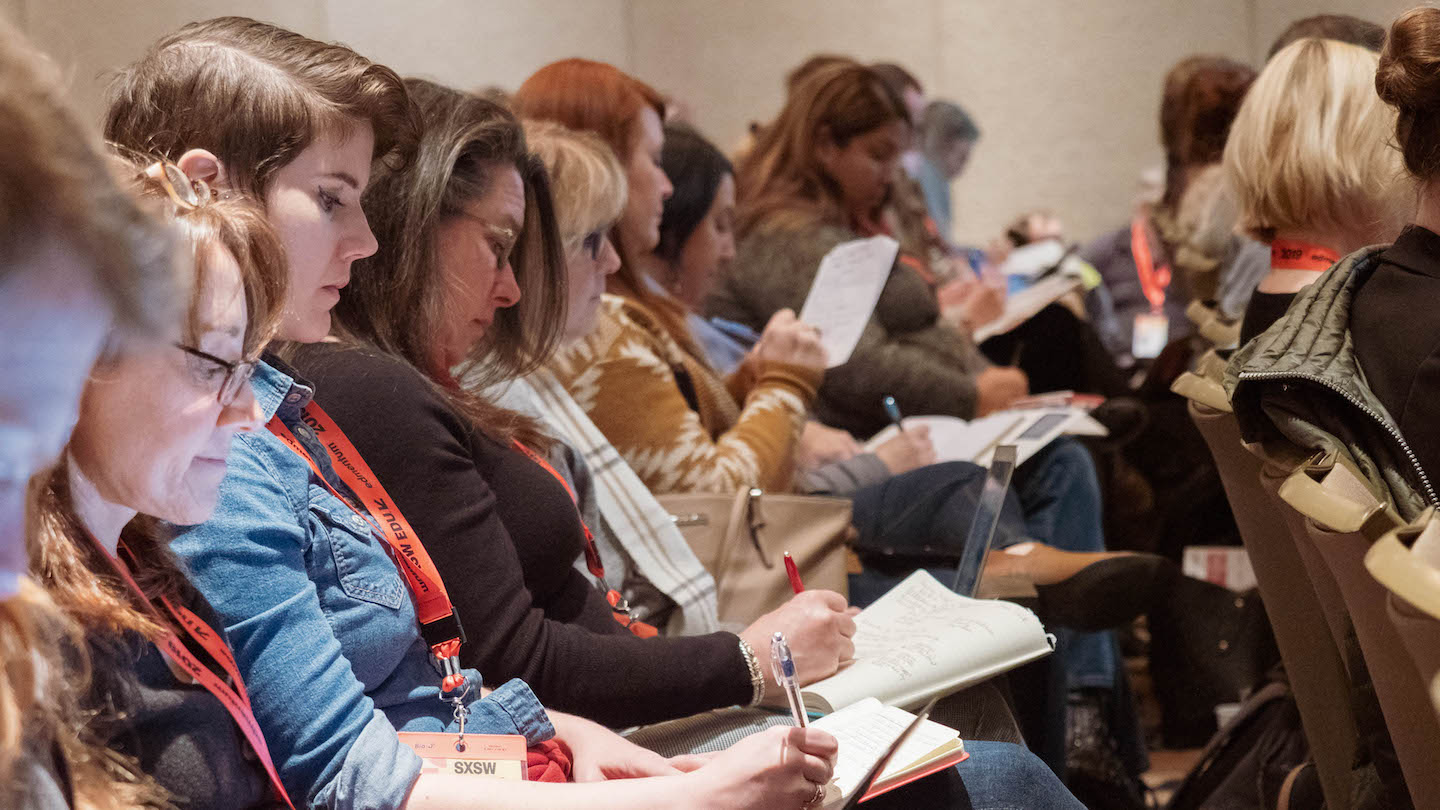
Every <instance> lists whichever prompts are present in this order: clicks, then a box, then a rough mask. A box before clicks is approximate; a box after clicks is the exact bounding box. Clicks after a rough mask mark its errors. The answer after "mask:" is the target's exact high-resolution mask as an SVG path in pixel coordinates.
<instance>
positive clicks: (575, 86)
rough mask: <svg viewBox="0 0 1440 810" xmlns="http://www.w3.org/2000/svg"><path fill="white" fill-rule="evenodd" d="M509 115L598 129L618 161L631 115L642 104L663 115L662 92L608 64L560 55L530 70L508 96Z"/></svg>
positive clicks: (630, 139)
mask: <svg viewBox="0 0 1440 810" xmlns="http://www.w3.org/2000/svg"><path fill="white" fill-rule="evenodd" d="M510 101H511V106H512V107H513V108H514V110H515V114H516V115H518V116H520V117H521V118H529V119H534V120H538V121H555V122H557V123H560V124H564V125H565V126H567V127H569V128H570V129H578V130H589V131H590V132H594V133H596V134H598V135H599V136H600V137H601V138H604V139H605V142H606V143H608V144H610V148H611V149H614V150H615V155H616V156H617V157H619V158H620V160H621V162H625V161H628V160H629V158H630V150H631V149H632V148H634V143H635V120H636V118H637V117H638V116H639V115H640V111H641V110H643V109H645V108H647V107H648V108H650V109H652V110H654V111H655V112H656V113H657V114H658V115H659V116H660V120H661V121H664V120H665V97H664V96H662V95H660V93H659V92H658V91H657V90H656V89H655V88H653V87H651V86H650V85H648V84H646V83H644V82H642V81H640V80H639V79H637V78H635V77H634V76H631V75H630V74H628V73H626V72H624V71H622V70H620V69H619V68H617V67H615V66H614V65H607V64H605V63H604V62H593V61H591V60H589V59H562V60H560V61H559V62H551V63H550V64H548V65H546V66H545V67H543V68H540V69H539V70H537V71H535V74H534V75H533V76H531V77H530V78H528V79H526V80H525V83H524V84H522V85H520V89H519V90H516V91H515V95H514V96H513V97H512V98H511V100H510Z"/></svg>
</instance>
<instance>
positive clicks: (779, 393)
mask: <svg viewBox="0 0 1440 810" xmlns="http://www.w3.org/2000/svg"><path fill="white" fill-rule="evenodd" d="M550 370H551V371H552V372H553V373H554V374H555V376H556V377H557V378H558V379H559V380H560V383H561V384H562V385H564V386H565V388H566V389H567V390H569V392H570V395H571V396H572V397H574V398H575V401H576V402H578V403H579V404H580V407H581V408H583V409H584V410H585V412H586V414H587V415H589V417H590V419H591V420H592V421H593V422H594V423H595V424H596V425H597V426H599V428H600V431H601V432H602V433H604V434H605V437H606V438H607V439H609V440H610V443H611V444H613V445H614V446H615V448H616V449H617V450H619V451H620V455H621V456H623V457H624V459H625V461H626V462H627V463H629V465H630V466H631V467H633V468H634V470H635V472H636V473H637V474H638V475H639V476H640V479H641V480H642V481H644V482H645V485H646V486H647V487H649V488H650V491H651V492H654V493H656V494H663V493H668V492H716V493H731V492H734V491H735V490H736V489H738V488H740V487H751V486H760V487H763V488H765V489H768V490H774V491H789V490H791V489H792V483H793V478H794V475H795V468H794V463H793V458H794V454H795V445H796V442H797V441H798V440H799V437H800V432H801V430H802V429H803V427H804V420H805V416H806V413H807V412H808V410H809V408H810V404H811V403H812V402H813V401H814V399H815V393H816V390H817V389H818V388H819V386H820V378H821V372H819V371H815V370H812V369H807V368H803V367H799V366H791V365H786V364H772V365H771V366H769V367H767V368H766V370H765V372H764V373H763V374H761V375H760V376H759V377H758V379H757V378H756V377H755V375H754V373H753V371H752V370H751V369H750V368H749V366H747V365H742V366H741V367H740V369H739V370H738V371H736V372H735V374H733V375H731V377H730V378H729V379H726V380H722V379H720V377H719V376H718V375H716V373H715V372H714V371H713V370H712V369H711V368H710V367H709V365H708V364H706V362H705V360H704V358H703V357H702V356H701V355H700V354H699V353H698V352H695V351H687V350H686V349H684V348H682V347H681V345H680V344H679V343H677V342H676V341H675V339H674V338H672V337H671V336H670V334H669V333H668V332H667V331H666V330H665V328H664V327H663V326H662V325H661V322H660V319H659V318H658V317H656V316H655V314H654V313H652V312H650V311H649V310H648V309H647V308H646V307H645V306H643V305H642V304H640V303H638V302H636V301H635V300H633V299H629V298H621V297H619V296H615V295H608V294H607V295H606V296H605V297H604V299H603V300H602V302H601V305H600V316H599V320H598V323H597V324H596V326H595V328H594V329H593V330H591V332H590V334H589V335H588V336H587V337H586V338H585V339H583V340H580V341H576V342H575V343H572V344H570V345H569V346H566V347H565V348H563V349H561V350H560V352H559V353H558V354H556V356H555V357H554V358H553V359H552V360H551V361H550ZM686 377H688V381H689V387H690V388H691V389H692V390H693V401H694V404H695V407H694V408H692V407H691V401H690V400H688V399H687V397H686V391H685V390H684V388H682V382H681V380H682V379H684V378H686ZM742 403H743V404H742Z"/></svg>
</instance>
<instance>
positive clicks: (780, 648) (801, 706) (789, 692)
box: [770, 630, 809, 728]
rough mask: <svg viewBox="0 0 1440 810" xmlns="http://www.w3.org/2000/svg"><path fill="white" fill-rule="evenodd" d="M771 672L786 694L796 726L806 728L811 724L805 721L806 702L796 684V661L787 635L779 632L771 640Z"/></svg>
mask: <svg viewBox="0 0 1440 810" xmlns="http://www.w3.org/2000/svg"><path fill="white" fill-rule="evenodd" d="M770 671H771V672H773V673H774V674H775V683H776V684H778V685H779V686H780V689H781V690H782V691H784V692H785V700H786V701H788V702H789V703H790V715H791V716H792V717H794V718H795V725H797V726H799V727H800V728H805V727H806V726H808V725H809V723H808V722H807V721H806V719H805V701H804V700H802V699H801V697H800V685H799V684H797V683H796V682H795V659H794V658H793V657H791V655H790V645H789V644H787V643H786V642H785V634H784V633H782V632H780V631H779V630H776V631H775V635H774V636H772V637H771V638H770Z"/></svg>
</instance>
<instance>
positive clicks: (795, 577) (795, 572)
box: [785, 551, 805, 593]
mask: <svg viewBox="0 0 1440 810" xmlns="http://www.w3.org/2000/svg"><path fill="white" fill-rule="evenodd" d="M785 576H787V577H789V578H790V590H792V591H794V592H795V593H804V592H805V583H803V582H801V581H800V569H799V568H796V567H795V558H794V557H791V556H790V552H788V551H787V552H785Z"/></svg>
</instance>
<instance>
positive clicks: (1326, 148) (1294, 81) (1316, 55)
mask: <svg viewBox="0 0 1440 810" xmlns="http://www.w3.org/2000/svg"><path fill="white" fill-rule="evenodd" d="M1378 61H1379V57H1378V56H1377V55H1376V54H1375V53H1373V52H1371V51H1368V50H1366V49H1364V48H1361V47H1359V46H1356V45H1350V44H1346V43H1343V42H1337V41H1334V40H1324V39H1301V40H1297V41H1295V42H1293V43H1291V44H1290V45H1288V46H1286V47H1285V48H1284V49H1282V50H1281V51H1280V52H1279V53H1277V54H1275V57H1274V58H1273V59H1271V60H1270V62H1269V63H1268V64H1267V65H1266V66H1265V69H1264V70H1263V71H1261V73H1260V76H1259V78H1258V79H1256V80H1255V84H1254V86H1253V87H1251V89H1250V94H1249V96H1248V97H1247V98H1246V99H1245V102H1244V103H1243V104H1242V105H1241V106H1240V112H1239V114H1238V115H1237V116H1236V118H1235V123H1234V125H1233V126H1232V127H1231V129H1230V139H1229V141H1228V142H1227V143H1226V145H1225V156H1224V166H1225V177H1226V182H1227V183H1228V185H1229V187H1230V189H1231V190H1232V192H1233V194H1234V197H1235V203H1236V206H1237V208H1238V209H1239V215H1240V216H1239V224H1240V227H1241V228H1243V229H1244V230H1245V231H1246V232H1247V233H1249V234H1250V235H1252V236H1254V237H1255V238H1257V239H1259V240H1261V241H1264V242H1269V241H1271V240H1273V239H1274V238H1275V233H1276V231H1279V230H1284V229H1292V228H1305V229H1317V230H1325V231H1334V232H1340V233H1344V234H1346V235H1349V236H1351V237H1353V238H1358V239H1360V240H1362V241H1381V240H1383V239H1388V238H1390V237H1393V236H1394V234H1395V232H1397V231H1398V230H1399V228H1400V226H1401V225H1403V224H1404V222H1405V221H1406V218H1407V216H1408V215H1409V214H1410V213H1411V211H1412V209H1413V206H1414V202H1415V187H1414V184H1413V183H1412V182H1411V181H1410V180H1409V178H1407V177H1406V176H1405V173H1404V171H1403V168H1402V163H1401V155H1400V153H1399V152H1398V151H1397V150H1396V149H1395V148H1394V147H1393V146H1392V145H1391V143H1390V138H1391V133H1392V132H1394V129H1395V112H1394V110H1392V109H1390V108H1389V107H1387V106H1386V105H1385V104H1384V103H1382V102H1381V100H1380V96H1379V95H1377V94H1376V92H1375V69H1376V65H1377V64H1378Z"/></svg>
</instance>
